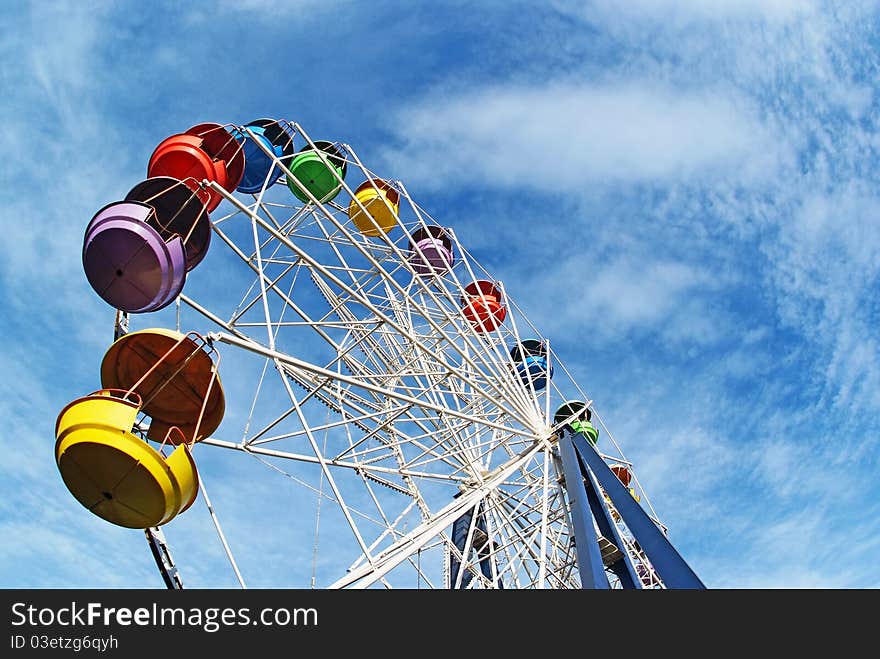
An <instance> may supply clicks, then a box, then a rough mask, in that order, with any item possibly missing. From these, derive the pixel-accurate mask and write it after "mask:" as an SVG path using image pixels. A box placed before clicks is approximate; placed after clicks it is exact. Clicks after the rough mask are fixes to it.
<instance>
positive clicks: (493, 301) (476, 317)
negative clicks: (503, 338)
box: [459, 279, 507, 332]
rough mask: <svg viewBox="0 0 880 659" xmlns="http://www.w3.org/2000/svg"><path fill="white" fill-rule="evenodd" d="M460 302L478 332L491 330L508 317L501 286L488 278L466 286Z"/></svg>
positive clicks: (466, 316) (463, 311)
mask: <svg viewBox="0 0 880 659" xmlns="http://www.w3.org/2000/svg"><path fill="white" fill-rule="evenodd" d="M459 302H460V303H461V305H462V313H463V314H464V317H465V318H467V319H468V322H470V323H471V325H473V326H474V330H475V331H477V332H491V331H492V330H494V329H496V328H497V327H498V326H499V325H501V323H503V322H504V319H505V318H506V317H507V308H506V307H505V306H504V299H503V295H502V292H501V288H500V287H498V286H496V284H495V282H491V281H488V280H486V279H478V280H477V281H474V282H471V283H470V284H468V285H467V286H465V287H464V295H463V296H461V298H459Z"/></svg>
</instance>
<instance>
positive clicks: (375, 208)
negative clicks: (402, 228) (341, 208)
mask: <svg viewBox="0 0 880 659" xmlns="http://www.w3.org/2000/svg"><path fill="white" fill-rule="evenodd" d="M354 196H355V199H352V200H351V203H350V204H349V205H348V216H349V217H350V218H351V221H352V222H354V225H355V226H356V227H357V228H358V231H360V232H361V233H362V234H364V235H365V236H380V235H382V233H388V232H389V231H391V229H393V228H394V227H395V226H396V225H397V213H398V210H399V209H400V194H399V193H398V192H397V190H395V189H394V188H393V187H391V185H390V184H388V183H387V182H385V181H383V180H382V179H378V178H375V179H372V180H369V179H368V180H366V181H364V182H363V183H361V184H360V186H358V189H357V190H355V191H354ZM357 202H360V203H361V205H362V206H363V207H364V208H366V209H367V212H366V213H364V211H362V210H361V209H360V206H358V203H357ZM371 218H372V219H371ZM373 221H375V223H376V224H375V225H374V224H373ZM376 226H378V227H379V228H378V229H377V228H376Z"/></svg>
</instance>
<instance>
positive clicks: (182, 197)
mask: <svg viewBox="0 0 880 659" xmlns="http://www.w3.org/2000/svg"><path fill="white" fill-rule="evenodd" d="M145 162H147V163H148V164H147V176H146V178H145V179H144V180H143V181H140V182H133V185H132V187H131V189H130V191H129V192H128V193H127V194H126V195H125V197H124V198H123V199H121V200H118V201H114V202H112V203H109V204H107V205H106V206H104V207H103V208H101V209H100V210H99V211H98V212H97V213H95V215H94V217H93V218H92V220H91V221H90V222H89V223H88V225H87V227H86V231H85V236H84V241H83V251H82V255H83V266H84V271H85V274H86V276H87V278H88V280H89V283H90V284H91V286H92V287H93V289H94V290H95V292H96V293H97V294H98V295H99V296H100V297H101V298H102V299H103V300H104V301H105V302H107V304H108V305H109V306H110V307H112V308H114V309H116V323H115V327H114V339H115V340H114V341H113V343H112V344H111V345H109V346H108V350H107V352H106V354H105V356H104V358H103V360H102V362H101V364H100V368H99V371H100V385H98V384H97V383H96V387H95V391H93V392H92V393H90V394H88V395H85V396H80V397H79V398H76V399H75V400H74V401H73V402H71V403H70V404H69V405H68V406H67V407H65V408H64V410H62V412H61V413H60V414H59V416H58V421H57V424H56V445H55V457H56V463H57V465H58V468H59V471H60V474H61V477H62V478H63V480H64V482H65V484H66V485H67V487H68V489H69V490H70V492H71V493H72V494H73V496H74V497H75V498H76V499H77V500H78V501H79V502H80V503H81V504H82V505H83V506H84V507H86V508H87V509H88V510H89V511H90V512H92V513H93V514H95V515H98V516H99V517H101V518H103V519H105V520H106V521H107V522H109V523H110V524H112V525H115V526H117V527H125V528H134V529H143V530H144V533H145V534H146V536H147V539H148V541H149V544H150V548H151V549H152V551H153V555H154V558H155V559H156V563H157V565H158V567H159V569H160V571H161V572H162V575H163V577H164V578H165V582H166V584H167V585H168V587H182V585H183V583H184V581H185V574H186V569H187V564H186V560H184V561H183V562H182V563H181V564H177V563H175V561H174V558H173V551H172V549H173V548H172V547H170V546H169V543H168V542H167V541H166V538H165V535H164V533H163V531H162V529H163V528H172V527H173V522H175V521H177V520H180V519H181V518H183V517H184V516H186V515H187V511H188V510H189V509H190V508H191V507H193V506H197V505H199V503H198V502H199V499H200V495H201V499H202V500H203V501H204V503H205V504H206V507H207V510H208V513H209V515H210V518H211V521H212V523H213V524H212V527H213V531H212V534H214V535H215V536H216V538H215V540H216V543H218V544H219V546H221V547H222V550H223V552H224V554H225V555H226V557H227V559H228V563H229V565H230V568H231V570H232V571H233V573H234V575H235V578H236V580H237V581H238V582H239V583H240V584H241V585H242V586H243V587H244V586H246V585H247V583H248V575H247V574H246V571H244V570H242V569H240V561H238V560H237V559H236V551H237V548H240V547H242V546H243V545H244V544H245V543H246V542H247V538H236V537H234V536H233V535H232V534H228V533H226V532H225V530H224V529H227V528H228V527H227V525H225V524H224V523H223V518H224V510H223V509H222V506H214V505H212V503H211V499H209V498H208V490H209V489H213V487H214V486H215V485H216V481H215V480H214V474H212V473H210V472H209V470H207V469H199V465H200V463H202V462H203V459H204V458H203V456H206V455H207V454H208V453H209V452H223V453H225V454H229V455H234V456H237V457H238V458H240V459H241V460H247V461H250V462H251V463H258V464H259V465H260V467H261V468H262V469H261V472H260V473H262V474H263V478H265V479H266V482H267V483H268V482H271V483H273V485H272V486H271V487H273V488H274V487H275V485H274V484H275V483H279V485H278V490H277V491H278V492H279V494H277V496H278V497H284V499H285V501H287V502H288V504H286V505H289V506H291V507H292V508H295V509H296V510H297V511H299V512H301V514H302V515H304V516H306V517H307V518H308V519H309V520H312V521H314V533H312V534H310V535H309V536H303V537H301V538H300V542H301V545H302V546H301V547H300V550H301V551H299V552H298V555H307V554H311V555H312V557H313V558H315V559H317V557H319V556H320V560H321V565H322V571H321V575H322V578H321V579H320V580H318V579H316V578H315V572H314V571H313V572H312V575H311V579H310V580H308V581H306V582H303V583H296V584H292V585H294V586H297V587H308V586H312V587H329V588H366V587H389V588H454V589H459V588H581V587H599V588H607V587H613V588H618V587H619V588H665V587H685V588H700V587H702V583H701V582H700V580H699V578H698V577H697V576H696V575H695V574H694V573H693V571H692V570H691V569H690V568H689V567H688V565H687V564H686V563H685V561H684V560H683V559H682V558H681V556H680V555H679V554H678V552H676V550H675V549H674V548H673V546H672V545H671V544H670V542H669V540H668V538H667V530H666V528H665V526H663V524H662V523H661V522H660V520H659V518H658V516H657V514H656V512H655V511H654V509H653V507H652V506H651V503H650V501H649V499H648V497H647V495H646V493H645V492H644V490H643V489H642V487H641V484H640V483H639V481H638V479H637V477H636V473H635V469H634V467H633V465H632V463H631V462H630V461H628V460H627V459H626V457H625V455H624V454H623V452H622V450H621V448H620V447H619V446H618V444H617V443H616V441H615V440H614V438H613V436H612V435H611V433H610V432H609V431H608V428H606V427H605V426H604V423H603V422H602V420H601V418H600V416H599V414H598V413H597V411H596V409H595V406H594V404H593V401H592V400H591V399H590V398H589V396H588V395H587V394H586V392H584V391H583V390H582V389H581V388H580V387H579V386H578V385H577V383H576V382H575V381H574V380H573V378H572V377H571V374H570V372H569V370H568V369H567V368H566V367H565V364H564V362H563V361H562V359H561V356H560V355H559V354H557V352H556V351H555V350H554V349H553V346H552V344H551V339H550V338H549V337H546V336H544V335H543V334H542V333H541V331H540V329H539V328H538V327H536V326H535V325H534V324H533V323H532V322H531V321H530V320H529V318H528V317H527V315H526V314H525V313H524V311H523V310H522V309H521V308H520V307H519V306H517V304H516V302H515V300H514V298H513V297H512V295H511V292H510V291H508V290H507V289H506V288H505V286H504V283H503V281H502V280H501V279H499V278H497V277H496V276H494V275H493V274H491V273H490V272H488V271H487V270H486V269H485V268H484V267H483V266H481V265H480V263H479V262H478V260H477V258H476V257H475V256H474V255H473V254H471V253H470V252H469V251H468V249H467V246H466V245H465V244H463V243H462V242H461V241H460V240H459V238H458V236H457V235H456V232H455V227H454V222H452V221H450V220H449V219H448V218H443V219H435V218H434V217H432V216H431V215H430V214H429V213H428V211H427V210H426V209H424V208H422V207H421V206H420V205H419V204H418V203H417V202H416V201H415V200H414V199H413V197H412V196H411V194H410V191H409V190H408V189H407V186H406V185H405V183H404V181H402V180H399V179H396V178H391V177H389V176H387V175H385V174H382V173H379V172H375V171H373V170H371V169H370V168H368V167H367V166H366V165H365V164H364V162H363V161H362V160H361V157H360V155H359V154H358V153H357V152H356V150H355V149H354V147H352V146H351V145H350V144H347V143H343V142H341V141H333V140H328V139H313V138H312V137H311V136H310V135H309V134H308V133H306V131H305V130H304V129H303V127H302V126H300V125H299V124H298V123H296V122H292V121H287V120H275V119H258V120H255V121H251V122H249V123H247V124H243V125H237V124H226V125H221V124H216V123H201V124H197V125H195V126H193V127H191V128H189V129H187V130H185V131H183V132H181V133H179V134H175V135H172V136H170V137H167V138H165V139H164V140H162V141H161V142H160V143H159V144H158V146H157V147H156V149H155V150H154V152H153V153H152V155H151V156H150V157H149V158H145ZM209 252H210V258H206V256H207V255H208V254H209ZM160 319H161V321H163V322H161V323H160V322H158V320H160ZM169 321H171V322H169ZM172 324H173V327H172V326H169V325H172ZM135 325H136V327H135ZM227 368H228V369H229V370H226V369H227ZM218 478H219V476H218ZM281 484H283V488H282V487H281ZM273 491H274V490H273ZM273 496H274V495H273ZM168 524H171V525H172V526H171V527H166V525H168ZM111 531H112V529H108V532H111ZM276 531H277V528H275V527H274V525H273V522H272V521H271V520H266V522H265V531H264V532H265V533H266V534H268V535H271V534H272V533H275V532H276ZM206 542H207V540H206Z"/></svg>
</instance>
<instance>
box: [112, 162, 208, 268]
mask: <svg viewBox="0 0 880 659" xmlns="http://www.w3.org/2000/svg"><path fill="white" fill-rule="evenodd" d="M187 183H190V182H188V181H180V180H178V179H176V178H172V177H170V176H156V177H153V178H148V179H147V180H145V181H141V182H140V183H138V184H137V185H136V186H134V187H133V188H132V189H131V190H130V191H129V192H128V194H127V195H125V201H136V202H141V203H144V204H148V205H149V206H152V207H153V210H155V213H153V214H152V215H150V216H149V217H148V218H147V224H149V225H150V226H151V227H153V228H154V229H155V230H156V231H158V232H159V235H160V236H162V238H163V239H164V240H170V239H172V238H173V237H174V236H175V235H177V236H180V237H181V239H182V240H183V246H184V250H185V252H186V270H187V272H189V271H190V270H192V269H193V268H195V267H196V266H197V265H198V264H199V263H201V261H202V259H203V258H205V254H206V253H207V252H208V247H209V246H210V244H211V218H210V216H209V215H208V208H207V203H208V195H207V193H206V192H205V191H200V192H201V194H200V193H199V192H197V191H196V190H197V189H198V188H197V187H196V184H195V183H194V182H192V186H193V187H190V185H187Z"/></svg>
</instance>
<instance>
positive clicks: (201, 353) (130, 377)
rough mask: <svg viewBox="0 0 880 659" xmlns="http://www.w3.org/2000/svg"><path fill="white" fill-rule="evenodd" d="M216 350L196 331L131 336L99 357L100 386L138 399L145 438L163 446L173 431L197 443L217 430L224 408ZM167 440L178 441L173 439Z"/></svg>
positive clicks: (159, 331)
mask: <svg viewBox="0 0 880 659" xmlns="http://www.w3.org/2000/svg"><path fill="white" fill-rule="evenodd" d="M206 346H207V349H206ZM215 352H216V351H215V350H214V348H213V346H212V345H210V344H208V342H207V341H206V340H205V339H204V338H203V337H202V336H201V335H199V334H197V333H196V332H189V333H187V334H181V333H180V332H177V331H175V330H170V329H164V328H151V329H145V330H139V331H137V332H131V333H129V334H125V335H123V336H121V337H120V338H118V339H117V340H116V341H114V343H113V344H112V345H111V346H110V348H109V349H108V350H107V352H106V354H105V355H104V359H103V360H102V362H101V385H102V386H103V387H106V388H108V389H110V388H112V389H121V390H124V391H133V392H135V393H137V394H138V395H140V396H141V398H142V400H143V401H144V402H143V405H142V410H143V412H144V414H147V415H148V416H149V417H150V419H151V422H150V427H149V430H148V431H147V438H148V439H151V440H153V441H155V442H162V441H164V440H165V439H166V436H167V435H168V432H169V430H170V429H171V428H172V427H177V428H178V429H179V430H180V433H181V435H182V437H183V438H184V439H185V440H186V441H187V442H198V441H201V440H202V439H204V438H205V437H207V436H208V435H210V434H211V433H213V432H214V431H215V430H216V429H217V428H218V427H219V426H220V422H221V421H222V420H223V415H224V412H225V409H226V403H225V396H224V393H223V386H222V383H221V382H220V378H219V375H218V373H217V364H216V363H215V362H214V360H213V359H212V354H213V353H215ZM218 361H219V359H218ZM168 441H170V442H171V443H177V440H176V439H175V438H174V437H172V438H170V439H169V440H168Z"/></svg>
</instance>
